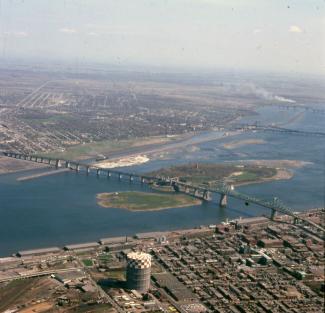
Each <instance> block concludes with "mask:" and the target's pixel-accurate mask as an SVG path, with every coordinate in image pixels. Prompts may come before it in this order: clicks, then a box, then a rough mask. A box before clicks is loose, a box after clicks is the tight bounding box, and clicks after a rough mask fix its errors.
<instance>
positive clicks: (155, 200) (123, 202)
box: [97, 191, 201, 211]
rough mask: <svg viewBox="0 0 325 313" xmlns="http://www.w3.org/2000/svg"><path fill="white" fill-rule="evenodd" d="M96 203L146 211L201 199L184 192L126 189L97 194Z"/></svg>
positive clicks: (190, 203) (196, 201) (193, 203)
mask: <svg viewBox="0 0 325 313" xmlns="http://www.w3.org/2000/svg"><path fill="white" fill-rule="evenodd" d="M97 203H98V204H99V205H100V206H102V207H105V208H120V209H128V210H132V211H146V210H159V209H167V208H176V207H186V206H191V205H198V204H201V201H200V200H199V199H195V198H192V197H190V196H187V195H184V194H159V193H148V192H135V191H127V192H119V193H101V194H98V195H97Z"/></svg>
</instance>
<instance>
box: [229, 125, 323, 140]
mask: <svg viewBox="0 0 325 313" xmlns="http://www.w3.org/2000/svg"><path fill="white" fill-rule="evenodd" d="M234 129H235V130H243V131H263V132H275V133H286V134H291V135H300V136H312V137H325V133H324V132H316V131H304V130H299V129H290V128H284V127H278V126H273V125H258V124H238V125H236V127H234Z"/></svg>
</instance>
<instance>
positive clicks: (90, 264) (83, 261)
mask: <svg viewBox="0 0 325 313" xmlns="http://www.w3.org/2000/svg"><path fill="white" fill-rule="evenodd" d="M82 263H83V264H84V265H85V266H93V264H94V263H93V261H92V260H91V259H84V260H82Z"/></svg>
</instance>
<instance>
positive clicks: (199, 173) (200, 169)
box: [148, 163, 292, 191]
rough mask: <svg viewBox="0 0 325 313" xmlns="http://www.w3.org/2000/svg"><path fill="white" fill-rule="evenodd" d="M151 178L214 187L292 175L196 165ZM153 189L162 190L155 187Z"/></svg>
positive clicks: (269, 169)
mask: <svg viewBox="0 0 325 313" xmlns="http://www.w3.org/2000/svg"><path fill="white" fill-rule="evenodd" d="M148 175H150V176H163V177H177V178H178V179H179V181H181V182H186V183H192V184H196V185H213V184H214V183H217V182H220V181H225V182H227V183H228V184H233V185H243V184H251V183H258V182H264V181H270V180H278V179H290V178H291V177H292V173H291V172H290V171H288V170H287V169H284V168H278V167H271V166H266V165H257V164H252V163H251V164H232V163H222V164H213V163H195V164H185V165H178V166H173V167H170V168H163V169H160V170H157V171H154V172H150V173H148ZM153 188H155V189H157V188H158V189H160V188H165V191H167V190H166V188H168V187H166V186H163V187H160V186H157V185H154V186H153Z"/></svg>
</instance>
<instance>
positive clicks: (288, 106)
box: [262, 103, 325, 114]
mask: <svg viewBox="0 0 325 313" xmlns="http://www.w3.org/2000/svg"><path fill="white" fill-rule="evenodd" d="M262 106H264V107H276V108H279V109H284V110H303V111H307V112H312V113H317V114H325V110H324V109H319V108H315V107H311V106H308V105H303V104H293V103H291V104H284V103H282V104H280V103H277V104H264V105H262Z"/></svg>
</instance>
